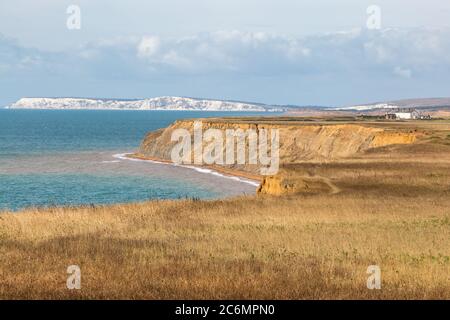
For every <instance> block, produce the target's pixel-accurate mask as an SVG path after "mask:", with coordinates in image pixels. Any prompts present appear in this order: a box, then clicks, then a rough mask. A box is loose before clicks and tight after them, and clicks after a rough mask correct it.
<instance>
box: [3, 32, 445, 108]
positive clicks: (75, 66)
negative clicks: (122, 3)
mask: <svg viewBox="0 0 450 320" xmlns="http://www.w3.org/2000/svg"><path fill="white" fill-rule="evenodd" d="M448 52H450V29H448V28H441V29H426V28H420V29H385V30H365V29H355V30H350V31H346V32H336V33H327V34H319V35H313V36H308V37H293V36H287V35H282V34H276V33H268V32H245V31H239V30H230V31H226V30H225V31H217V32H210V33H201V34H196V35H191V36H188V37H175V38H170V37H169V38H163V37H159V36H157V35H152V34H149V35H146V36H142V37H137V36H136V37H116V38H113V39H103V40H99V41H95V42H91V43H87V44H86V45H84V46H82V47H80V48H76V49H74V50H73V51H70V52H59V53H50V52H44V51H40V50H36V49H32V48H26V47H23V46H21V45H19V44H18V43H16V42H14V41H13V40H11V39H7V38H5V37H1V36H0V74H2V75H9V76H11V77H15V78H17V79H20V78H21V77H29V76H31V77H33V78H40V79H42V81H43V82H45V81H46V80H45V79H48V78H49V76H50V75H51V76H52V77H54V78H55V79H57V78H58V77H60V78H64V79H65V78H67V77H68V76H70V77H71V81H72V82H71V83H76V82H77V81H78V82H82V81H85V80H86V79H89V80H90V81H94V80H95V81H100V82H102V83H104V86H105V87H107V86H108V84H109V83H112V82H114V81H120V83H121V84H123V85H122V87H124V86H125V87H126V86H127V84H128V85H129V86H133V85H135V83H136V82H139V81H141V82H146V81H150V82H151V83H166V87H165V88H166V91H165V92H168V91H170V92H175V93H177V92H180V91H182V90H184V88H186V84H185V82H183V84H182V85H183V86H184V87H180V86H181V85H178V86H177V85H176V83H177V81H181V80H179V79H185V81H186V82H190V83H197V86H198V87H200V88H201V87H202V86H203V87H204V90H203V91H201V89H199V91H198V92H201V95H202V96H210V95H211V94H209V92H208V91H207V88H209V87H210V85H211V83H213V82H215V83H224V81H225V80H223V79H226V81H227V86H231V88H230V89H229V90H230V91H231V92H240V93H242V92H243V90H245V89H244V88H247V90H254V92H256V93H255V95H256V94H258V92H259V93H260V95H261V96H262V97H263V96H264V92H273V90H274V89H273V88H275V87H277V88H282V89H283V90H282V91H280V92H279V93H273V94H276V95H277V97H280V96H282V95H283V94H287V95H294V94H295V93H293V92H294V91H295V92H302V93H304V94H306V95H308V94H310V95H311V97H321V96H320V95H319V94H320V93H319V89H318V88H320V92H323V93H324V94H327V95H329V96H330V98H329V99H330V100H331V99H333V96H337V97H339V99H341V100H347V99H351V97H352V95H354V92H353V91H352V90H353V89H354V85H348V87H346V86H345V84H346V83H347V84H352V83H353V84H354V83H357V84H358V85H359V86H361V87H367V88H374V87H377V86H378V85H379V84H380V83H390V88H392V91H393V92H394V91H395V90H396V88H397V89H398V90H397V91H395V92H399V94H402V95H403V96H405V95H408V96H409V95H413V94H416V93H417V94H418V91H417V90H415V91H413V90H412V89H411V88H412V87H415V88H418V87H419V88H423V89H422V90H428V91H423V94H427V92H429V95H431V94H433V93H434V92H435V91H433V90H430V89H427V88H429V86H428V87H427V88H426V87H424V86H423V85H422V84H423V83H426V82H428V83H433V82H434V81H436V79H437V78H439V79H440V83H442V82H448V81H450V73H449V71H450V55H448ZM5 79H6V78H5ZM199 79H200V80H199ZM395 79H397V80H395ZM406 79H408V82H405V80H406ZM5 81H6V80H5ZM394 81H398V82H394ZM401 81H403V82H401ZM419 81H422V82H419ZM256 83H259V88H256ZM405 83H408V86H409V87H408V86H406V85H405ZM272 84H273V87H271V85H272ZM300 86H301V87H300ZM396 86H397V87H396ZM411 86H412V87H411ZM180 88H181V89H180ZM218 90H219V89H218ZM278 90H280V89H278ZM339 90H340V91H339ZM387 90H388V89H386V92H388V91H387ZM389 90H391V89H389ZM400 90H403V91H400ZM407 90H411V94H408V91H407ZM124 91H126V89H124ZM133 92H134V91H133ZM202 92H203V93H202ZM283 92H284V93H283ZM286 92H287V93H286ZM370 94H372V93H370ZM54 95H58V93H55V94H54ZM103 95H104V94H103ZM148 95H149V94H148V93H147V92H142V94H141V96H148ZM188 95H189V94H188ZM441 95H448V93H445V92H443V93H442V94H441ZM367 96H369V93H367ZM234 98H245V97H244V95H242V94H239V95H237V96H236V97H234ZM256 100H263V99H262V98H261V99H258V98H256Z"/></svg>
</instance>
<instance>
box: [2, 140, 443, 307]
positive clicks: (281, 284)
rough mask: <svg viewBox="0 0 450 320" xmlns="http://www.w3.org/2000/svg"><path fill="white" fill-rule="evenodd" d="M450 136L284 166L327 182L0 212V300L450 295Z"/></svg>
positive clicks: (296, 174)
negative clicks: (74, 272)
mask: <svg viewBox="0 0 450 320" xmlns="http://www.w3.org/2000/svg"><path fill="white" fill-rule="evenodd" d="M446 134H447V133H445V134H444V133H442V132H440V133H439V134H436V135H431V136H430V137H429V138H428V140H427V141H425V142H421V143H420V144H414V145H405V146H401V147H398V146H392V147H386V148H381V149H379V150H371V151H370V152H367V153H366V154H364V155H362V156H361V157H354V158H352V159H345V160H340V161H333V162H326V163H325V162H305V163H296V164H291V165H287V166H285V167H283V170H282V172H281V174H280V175H282V176H283V175H284V176H285V177H289V178H292V177H304V176H310V177H326V179H327V181H328V183H329V184H331V185H332V186H333V192H317V193H314V192H313V193H311V192H304V191H305V190H296V192H295V193H292V194H288V195H285V196H279V197H275V196H270V195H265V196H262V195H260V196H256V195H255V196H249V197H242V198H235V199H225V200H216V201H198V200H180V201H150V202H145V203H138V204H126V205H125V204H124V205H116V206H105V207H101V206H99V207H79V208H53V209H41V210H38V209H29V210H26V211H24V212H20V213H8V212H4V213H1V214H0V244H1V245H0V256H1V260H0V298H2V299H6V298H13V299H17V298H30V299H37V298H46V299H47V298H54V299H78V298H80V299H93V298H99V299H113V298H126V299H215V298H224V299H350V298H357V299H450V209H449V208H450V159H449V158H450V152H448V150H449V148H450V146H449V145H447V142H448V138H447V135H446ZM69 265H78V266H80V268H81V273H82V280H81V282H82V283H81V290H68V289H67V288H66V280H67V277H68V274H67V273H66V270H67V267H68V266H69ZM369 265H378V266H380V268H381V279H382V288H381V290H369V289H368V288H367V286H366V282H367V278H368V276H369V275H368V274H367V273H366V271H367V267H368V266H369Z"/></svg>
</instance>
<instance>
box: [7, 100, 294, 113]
mask: <svg viewBox="0 0 450 320" xmlns="http://www.w3.org/2000/svg"><path fill="white" fill-rule="evenodd" d="M7 108H8V109H58V110H60V109H78V110H171V111H235V112H236V111H242V112H282V111H285V110H286V109H287V108H286V107H282V106H273V105H266V104H261V103H249V102H240V101H224V100H212V99H198V98H186V97H156V98H149V99H126V100H125V99H104V98H102V99H98V98H22V99H20V100H18V101H17V102H15V103H13V104H12V105H10V106H9V107H7Z"/></svg>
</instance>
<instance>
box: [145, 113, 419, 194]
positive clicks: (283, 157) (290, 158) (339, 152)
mask: <svg viewBox="0 0 450 320" xmlns="http://www.w3.org/2000/svg"><path fill="white" fill-rule="evenodd" d="M210 128H213V129H219V130H220V131H222V132H223V135H224V136H225V131H226V130H227V129H234V130H237V129H241V130H244V131H245V130H247V129H252V130H255V131H256V132H258V131H260V130H261V129H268V131H269V132H270V129H278V130H279V156H280V166H281V167H283V165H286V164H292V163H299V162H305V161H314V162H322V161H333V160H337V159H344V158H350V157H355V156H358V155H362V154H363V153H364V152H365V151H367V150H373V149H374V148H379V147H384V146H388V145H396V144H411V143H414V142H415V141H416V139H417V133H415V132H408V131H405V130H395V129H384V128H380V127H375V126H370V125H367V124H358V123H356V124H323V123H322V124H316V123H302V124H294V125H290V124H288V123H287V124H284V123H273V124H267V123H261V122H254V121H253V122H252V121H248V122H246V121H245V120H237V121H235V122H232V121H230V120H226V121H220V119H213V120H211V119H202V129H203V132H204V131H206V130H208V129H210ZM176 129H185V130H187V131H188V132H189V133H190V134H191V135H192V136H193V132H194V120H182V121H177V122H175V123H174V124H172V125H171V126H169V127H167V128H165V129H161V130H158V131H154V132H151V133H149V134H148V135H147V136H146V137H145V139H144V141H143V142H142V144H141V146H140V150H139V154H140V155H141V156H143V157H147V158H157V159H162V160H171V153H172V149H173V147H174V146H175V145H176V144H177V143H178V142H177V141H175V142H174V141H171V138H172V133H173V132H174V131H175V130H176ZM192 140H193V139H192ZM248 146H249V145H248V141H246V150H248ZM192 150H194V146H193V145H192ZM191 159H192V161H193V159H194V158H193V156H192V157H191ZM224 166H225V167H227V168H228V169H234V170H240V171H243V172H248V173H252V174H258V173H259V166H258V165H248V164H246V165H242V164H233V165H224ZM299 192H307V193H310V192H330V193H333V192H336V188H335V187H334V186H333V185H332V184H331V183H330V182H329V180H327V178H323V177H321V178H318V177H296V178H293V177H290V176H289V174H286V173H281V171H280V173H279V174H277V175H276V176H266V177H262V184H261V186H260V187H259V189H258V193H261V194H272V195H281V194H291V193H299Z"/></svg>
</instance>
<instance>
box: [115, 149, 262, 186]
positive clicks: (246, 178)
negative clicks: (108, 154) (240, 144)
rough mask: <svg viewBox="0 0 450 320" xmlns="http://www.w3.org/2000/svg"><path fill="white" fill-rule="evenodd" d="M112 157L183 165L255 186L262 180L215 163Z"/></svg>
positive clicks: (138, 156)
mask: <svg viewBox="0 0 450 320" xmlns="http://www.w3.org/2000/svg"><path fill="white" fill-rule="evenodd" d="M114 158H117V159H126V160H131V161H133V160H135V161H149V162H153V163H158V164H166V165H172V166H178V167H183V168H187V169H193V170H195V171H197V172H200V173H207V174H212V175H215V176H219V177H222V178H228V179H233V180H236V181H239V182H242V183H248V184H251V185H253V186H255V187H259V186H260V184H261V182H262V177H261V176H259V175H256V174H251V173H248V172H243V171H239V170H233V169H228V168H224V167H220V166H215V165H201V166H199V165H195V164H190V165H182V164H175V163H173V162H172V161H170V160H166V159H160V158H156V157H147V156H143V155H142V154H139V153H123V154H116V155H114Z"/></svg>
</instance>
